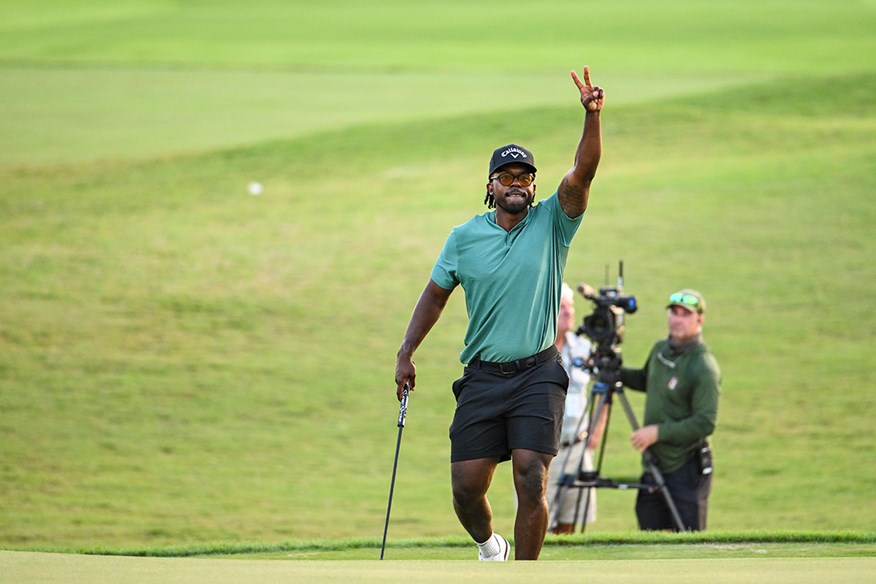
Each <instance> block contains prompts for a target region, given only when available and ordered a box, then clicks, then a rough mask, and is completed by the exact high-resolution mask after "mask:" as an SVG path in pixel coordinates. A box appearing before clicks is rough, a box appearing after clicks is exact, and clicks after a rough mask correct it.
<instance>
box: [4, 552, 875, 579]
mask: <svg viewBox="0 0 876 584" xmlns="http://www.w3.org/2000/svg"><path fill="white" fill-rule="evenodd" d="M0 569H2V570H3V574H4V581H9V582H46V583H53V582H58V583H61V582H63V583H65V584H81V583H86V582H113V581H119V580H123V581H124V582H126V583H130V584H156V583H159V582H165V583H166V582H210V583H211V584H236V583H244V582H246V583H249V582H279V581H288V582H319V583H328V582H338V583H347V582H362V583H374V584H395V583H398V584H408V583H412V582H428V583H430V584H444V583H447V584H451V583H453V584H466V583H472V584H488V583H491V582H496V583H500V582H501V583H505V584H509V583H510V584H516V583H521V584H523V583H527V584H528V583H530V582H532V581H533V580H534V579H538V580H550V581H559V582H563V581H581V580H587V581H598V582H614V583H620V584H624V583H629V584H641V582H653V583H657V584H660V583H664V582H665V583H667V584H687V583H691V584H701V583H702V582H703V581H708V582H717V583H722V584H723V583H726V584H805V583H813V584H814V583H818V584H823V583H824V582H842V583H843V584H856V583H859V582H860V583H862V584H864V583H867V584H869V583H871V582H872V581H873V578H874V576H876V558H823V557H821V558H769V559H767V558H747V559H738V558H734V559H699V560H686V559H661V560H636V561H617V560H590V561H573V560H562V561H555V562H509V563H504V564H498V563H489V564H488V563H485V562H476V561H470V562H454V561H440V560H432V561H429V560H397V561H383V562H379V561H362V560H358V561H356V560H353V561H347V562H337V561H308V562H279V561H264V560H247V559H238V560H217V559H201V558H198V559H194V558H131V557H102V556H82V555H69V554H47V553H33V552H0Z"/></svg>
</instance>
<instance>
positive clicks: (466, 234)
mask: <svg viewBox="0 0 876 584" xmlns="http://www.w3.org/2000/svg"><path fill="white" fill-rule="evenodd" d="M582 218H583V213H582V214H581V215H580V216H578V217H576V218H574V219H572V218H570V217H569V216H568V215H566V213H565V212H564V211H563V209H562V207H561V206H560V202H559V198H558V197H557V194H556V193H554V194H553V195H551V196H550V197H548V198H547V199H546V200H545V201H543V202H541V203H539V204H537V205H535V206H533V207H532V208H530V210H529V212H528V213H527V215H526V217H524V219H523V221H521V222H520V223H518V224H517V225H516V226H515V227H514V228H513V229H512V230H511V231H505V229H503V228H502V227H501V226H499V225H498V224H497V223H496V212H495V210H493V211H489V212H487V213H484V214H482V215H477V216H475V217H473V218H472V219H470V220H469V221H467V222H466V223H463V224H462V225H458V226H456V227H454V228H453V230H452V231H451V232H450V235H449V236H448V237H447V241H446V242H445V243H444V248H443V249H442V250H441V255H440V256H439V257H438V260H437V261H436V262H435V266H434V267H433V269H432V281H434V282H435V283H436V284H437V285H438V286H441V287H442V288H444V289H445V290H453V289H454V288H455V287H456V286H457V285H461V286H462V289H463V290H464V291H465V305H466V310H467V312H468V318H469V324H468V330H467V331H466V334H465V348H464V349H463V350H462V352H461V353H460V361H461V362H462V363H469V362H471V361H472V360H474V359H478V358H479V359H481V360H483V361H494V362H506V361H514V360H516V359H522V358H525V357H529V356H530V355H534V354H536V353H538V352H540V351H542V350H544V349H546V348H548V347H549V346H550V345H552V344H553V343H554V340H555V339H556V333H557V314H558V313H559V307H560V293H561V286H562V283H563V269H564V268H565V266H566V259H567V258H568V255H569V246H570V245H571V243H572V237H573V236H574V235H575V232H576V231H577V230H578V227H579V226H580V224H581V220H582Z"/></svg>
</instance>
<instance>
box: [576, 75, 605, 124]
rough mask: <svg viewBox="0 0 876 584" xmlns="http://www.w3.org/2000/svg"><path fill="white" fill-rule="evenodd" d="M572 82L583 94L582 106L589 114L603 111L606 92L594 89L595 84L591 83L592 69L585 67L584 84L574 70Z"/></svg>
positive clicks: (598, 88) (597, 88)
mask: <svg viewBox="0 0 876 584" xmlns="http://www.w3.org/2000/svg"><path fill="white" fill-rule="evenodd" d="M572 80H573V81H574V82H575V85H577V86H578V90H579V91H580V92H581V105H583V106H584V109H586V110H587V111H588V112H598V111H602V106H603V105H604V104H605V92H604V91H603V90H602V88H601V87H594V86H593V84H592V83H590V67H587V66H586V65H585V67H584V81H583V82H582V81H581V78H580V77H578V74H577V73H576V72H575V71H574V70H572Z"/></svg>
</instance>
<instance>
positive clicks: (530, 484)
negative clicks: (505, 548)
mask: <svg viewBox="0 0 876 584" xmlns="http://www.w3.org/2000/svg"><path fill="white" fill-rule="evenodd" d="M552 459H553V456H552V455H550V454H545V453H543V452H536V451H534V450H522V449H518V450H515V451H513V452H512V453H511V461H512V464H513V466H514V487H515V488H516V489H517V501H518V504H517V520H516V521H515V523H514V558H515V559H517V560H537V559H538V555H539V554H540V553H541V546H542V544H544V536H545V533H546V532H547V524H548V505H547V500H546V499H545V491H546V490H547V478H548V469H549V468H550V464H551V460H552Z"/></svg>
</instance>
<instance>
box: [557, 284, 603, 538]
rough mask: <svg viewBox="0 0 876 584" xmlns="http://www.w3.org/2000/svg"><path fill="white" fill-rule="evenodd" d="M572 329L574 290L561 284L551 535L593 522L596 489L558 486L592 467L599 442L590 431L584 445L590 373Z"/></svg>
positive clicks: (586, 347)
mask: <svg viewBox="0 0 876 584" xmlns="http://www.w3.org/2000/svg"><path fill="white" fill-rule="evenodd" d="M574 328H575V293H574V292H573V291H572V288H571V287H569V285H568V284H563V291H562V296H561V297H560V314H559V316H558V317H557V339H556V341H555V343H554V344H555V345H556V347H557V350H559V352H560V355H561V356H562V357H563V367H564V368H565V369H566V374H567V375H568V376H569V389H568V392H567V393H566V406H565V411H564V414H563V429H562V432H561V434H560V449H559V451H558V452H557V456H556V458H555V459H554V461H553V463H551V468H550V472H549V474H548V486H547V502H548V516H549V518H550V521H551V524H550V525H549V529H550V531H551V532H552V533H555V534H568V533H574V531H575V524H576V523H584V521H585V519H586V521H587V523H593V522H594V521H596V489H589V488H588V489H583V490H582V489H578V488H575V489H571V488H570V489H562V490H560V489H558V486H559V482H560V479H561V477H562V476H563V475H564V474H565V475H573V476H577V475H578V470H579V468H580V469H581V470H593V451H594V449H595V448H596V447H597V446H598V444H599V436H598V434H597V433H594V434H593V435H592V436H590V441H589V443H588V444H587V448H586V449H585V448H584V442H585V438H586V437H587V433H588V430H589V428H588V422H589V420H587V419H586V416H585V414H586V413H587V399H588V397H589V396H588V394H587V391H588V385H589V384H590V374H589V373H588V372H587V370H585V369H584V368H583V367H582V365H583V363H585V362H586V361H587V358H588V357H589V356H590V341H589V340H588V339H587V338H586V337H580V336H578V335H576V334H575V333H574ZM582 418H583V420H582ZM596 426H597V428H594V430H595V431H598V429H599V428H600V427H601V424H597V425H596ZM558 490H559V494H558V493H557V491H558ZM585 497H586V498H585ZM585 507H586V511H587V517H586V518H585V517H584V512H585ZM576 510H577V513H576ZM555 519H556V521H554V520H555Z"/></svg>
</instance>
